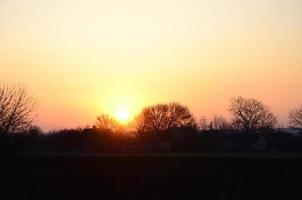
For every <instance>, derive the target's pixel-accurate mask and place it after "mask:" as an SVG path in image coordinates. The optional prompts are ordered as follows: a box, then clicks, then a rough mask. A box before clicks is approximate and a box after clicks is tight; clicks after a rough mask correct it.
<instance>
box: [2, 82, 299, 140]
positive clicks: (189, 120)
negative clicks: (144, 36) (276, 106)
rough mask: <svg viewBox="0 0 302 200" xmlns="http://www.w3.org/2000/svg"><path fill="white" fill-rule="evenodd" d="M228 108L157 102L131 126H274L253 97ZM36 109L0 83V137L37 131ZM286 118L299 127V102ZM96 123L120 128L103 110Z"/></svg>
mask: <svg viewBox="0 0 302 200" xmlns="http://www.w3.org/2000/svg"><path fill="white" fill-rule="evenodd" d="M228 110H229V112H230V114H231V116H232V117H231V120H230V121H228V120H226V119H225V118H224V117H223V116H222V115H215V116H214V117H213V118H212V119H210V120H207V119H206V118H205V117H201V118H200V119H199V120H196V119H195V117H194V116H193V114H192V113H191V111H190V110H189V108H188V107H187V106H185V105H182V104H180V103H176V102H172V103H160V104H156V105H151V106H147V107H145V108H144V109H143V110H142V111H141V113H140V114H139V115H138V116H137V117H136V118H135V119H134V120H133V123H132V126H133V127H134V128H135V129H136V132H137V134H140V133H144V132H150V131H157V132H166V131H168V130H171V129H173V128H179V127H192V128H196V129H200V130H227V129H240V130H245V131H251V130H258V129H269V128H275V127H276V125H277V117H276V116H275V115H274V113H273V112H272V111H271V109H270V107H269V106H267V105H266V104H264V103H263V102H262V101H260V100H257V99H254V98H244V97H234V98H232V99H231V102H230V107H229V109H228ZM36 111H37V103H36V102H35V100H34V98H33V96H32V95H31V94H30V93H29V92H28V91H27V90H26V88H25V87H24V85H20V84H14V85H8V84H3V83H2V84H0V138H1V137H2V136H4V135H8V134H15V133H21V132H28V131H29V130H31V132H37V131H38V130H37V129H39V128H38V127H36V126H34V125H33V121H34V118H35V116H36ZM288 118H289V127H294V128H302V105H301V106H300V107H299V108H294V109H292V110H291V111H290V112H289V115H288ZM96 126H97V127H98V128H102V129H107V130H111V131H112V132H116V131H121V130H123V126H122V125H120V124H119V123H118V122H117V121H116V120H115V119H114V118H113V117H111V116H110V115H107V114H101V115H100V116H98V117H97V123H96ZM35 129H36V130H35ZM33 130H35V131H33Z"/></svg>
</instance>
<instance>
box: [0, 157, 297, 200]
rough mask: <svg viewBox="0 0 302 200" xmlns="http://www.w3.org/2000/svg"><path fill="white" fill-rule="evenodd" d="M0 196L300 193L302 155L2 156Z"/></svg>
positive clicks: (243, 196) (212, 196)
mask: <svg viewBox="0 0 302 200" xmlns="http://www.w3.org/2000/svg"><path fill="white" fill-rule="evenodd" d="M0 169H1V178H0V199H1V200H4V199H52V200H53V199H73V200H75V199H123V200H124V199H234V200H236V199H238V200H242V199H247V200H248V199H258V200H261V199H274V200H275V199H287V200H290V199H302V158H301V157H300V155H292V156H287V155H277V156H276V155H275V156H270V155H262V156H258V155H250V156H246V155H244V154H237V155H230V154H229V155H227V154H188V155H185V154H169V155H128V156H123V155H99V156H95V155H82V156H76V155H73V156H72V155H65V156H35V157H34V156H32V157H24V158H18V159H14V160H10V161H1V163H0Z"/></svg>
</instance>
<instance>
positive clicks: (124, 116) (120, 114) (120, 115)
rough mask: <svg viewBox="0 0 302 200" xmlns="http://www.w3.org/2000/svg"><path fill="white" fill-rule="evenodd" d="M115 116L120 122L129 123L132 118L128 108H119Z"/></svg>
mask: <svg viewBox="0 0 302 200" xmlns="http://www.w3.org/2000/svg"><path fill="white" fill-rule="evenodd" d="M115 118H116V119H117V120H118V121H119V122H120V123H127V122H128V121H129V119H130V113H129V110H127V109H126V108H119V109H117V111H116V113H115Z"/></svg>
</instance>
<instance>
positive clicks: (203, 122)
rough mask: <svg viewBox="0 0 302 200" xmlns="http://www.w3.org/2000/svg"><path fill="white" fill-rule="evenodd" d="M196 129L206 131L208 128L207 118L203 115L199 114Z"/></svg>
mask: <svg viewBox="0 0 302 200" xmlns="http://www.w3.org/2000/svg"><path fill="white" fill-rule="evenodd" d="M198 129H199V130H200V131H206V130H208V129H209V125H208V122H207V118H206V117H205V116H201V117H200V118H199V121H198Z"/></svg>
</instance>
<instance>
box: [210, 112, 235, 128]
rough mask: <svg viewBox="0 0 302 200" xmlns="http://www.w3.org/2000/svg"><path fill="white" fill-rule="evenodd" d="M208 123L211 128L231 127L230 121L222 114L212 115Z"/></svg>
mask: <svg viewBox="0 0 302 200" xmlns="http://www.w3.org/2000/svg"><path fill="white" fill-rule="evenodd" d="M210 123H211V124H212V125H211V126H212V129H213V130H227V129H231V125H230V123H229V122H228V121H227V120H226V119H225V118H224V117H223V116H222V115H214V117H213V119H212V120H211V122H210Z"/></svg>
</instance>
